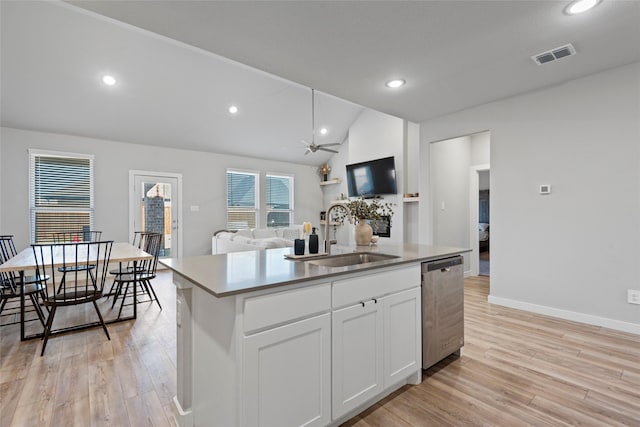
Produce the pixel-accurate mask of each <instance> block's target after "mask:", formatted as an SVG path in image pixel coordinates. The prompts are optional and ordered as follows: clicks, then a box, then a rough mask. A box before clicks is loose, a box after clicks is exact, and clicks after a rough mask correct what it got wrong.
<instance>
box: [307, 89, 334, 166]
mask: <svg viewBox="0 0 640 427" xmlns="http://www.w3.org/2000/svg"><path fill="white" fill-rule="evenodd" d="M314 96H315V90H314V89H311V142H308V141H305V140H304V139H303V140H302V141H300V143H302V144H304V145H306V146H307V150H306V151H305V152H304V155H305V156H306V155H307V154H309V153H315V152H316V151H318V150H321V151H329V152H331V153H337V151H336V150H332V149H331V148H327V147H335V146H336V145H340V143H337V142H334V143H332V144H316V142H315V135H316V128H315V102H314Z"/></svg>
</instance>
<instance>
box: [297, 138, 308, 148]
mask: <svg viewBox="0 0 640 427" xmlns="http://www.w3.org/2000/svg"><path fill="white" fill-rule="evenodd" d="M298 142H299V143H300V144H304V145H306V146H307V147H308V146H309V145H311V144H310V143H309V142H307V141H306V140H304V139H301V140H300V141H298Z"/></svg>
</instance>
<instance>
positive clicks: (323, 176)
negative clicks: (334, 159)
mask: <svg viewBox="0 0 640 427" xmlns="http://www.w3.org/2000/svg"><path fill="white" fill-rule="evenodd" d="M322 180H323V181H329V174H328V173H323V174H322Z"/></svg>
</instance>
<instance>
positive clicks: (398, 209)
mask: <svg viewBox="0 0 640 427" xmlns="http://www.w3.org/2000/svg"><path fill="white" fill-rule="evenodd" d="M405 130H406V129H405V121H404V120H402V119H399V118H397V117H393V116H390V115H388V114H384V113H380V112H378V111H374V110H364V111H363V112H362V114H360V116H359V117H358V118H357V119H356V121H355V122H354V123H353V124H352V125H351V127H350V128H349V137H348V142H347V143H344V144H342V145H341V146H340V148H339V151H340V153H339V154H336V155H334V156H333V157H332V158H331V161H330V162H329V164H330V165H331V168H332V172H331V177H332V178H333V177H339V178H340V179H341V183H340V185H335V186H333V185H332V186H325V187H324V206H325V209H326V207H327V206H328V205H329V202H330V201H331V200H337V199H338V198H339V196H340V193H343V194H345V196H346V195H347V193H348V191H347V183H346V172H345V166H346V165H347V164H349V163H358V162H364V161H367V160H374V159H378V158H382V157H389V156H394V157H395V166H396V180H397V187H398V188H397V189H398V194H397V195H385V196H383V197H384V199H383V200H382V202H388V203H392V204H393V205H394V206H393V211H394V214H393V218H392V220H391V221H392V227H391V237H390V238H384V237H383V238H380V243H381V244H383V243H385V242H386V243H402V242H403V241H404V223H405V221H404V206H403V203H402V193H403V191H404V176H405V155H404V150H405V146H406V144H407V143H406V140H405ZM414 132H415V130H414ZM412 142H413V144H414V145H417V142H415V140H414V141H412ZM325 209H323V210H325ZM336 235H337V238H338V243H339V244H345V243H347V244H354V241H353V227H345V226H343V227H338V231H337V234H336ZM331 237H333V234H332V236H331Z"/></svg>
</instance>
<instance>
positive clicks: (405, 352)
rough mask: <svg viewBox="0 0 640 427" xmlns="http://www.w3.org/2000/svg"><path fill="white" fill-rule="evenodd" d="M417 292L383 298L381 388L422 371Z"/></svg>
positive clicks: (414, 290) (416, 290)
mask: <svg viewBox="0 0 640 427" xmlns="http://www.w3.org/2000/svg"><path fill="white" fill-rule="evenodd" d="M420 296H421V293H420V288H419V287H418V288H414V289H409V290H408V291H403V292H398V293H395V294H392V295H389V296H387V297H385V298H384V387H385V388H387V387H389V386H391V385H393V384H395V383H397V382H399V381H404V380H406V378H407V377H408V376H409V375H411V374H412V373H415V372H417V371H419V370H420V369H421V368H422V347H421V343H422V331H421V322H420Z"/></svg>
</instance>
